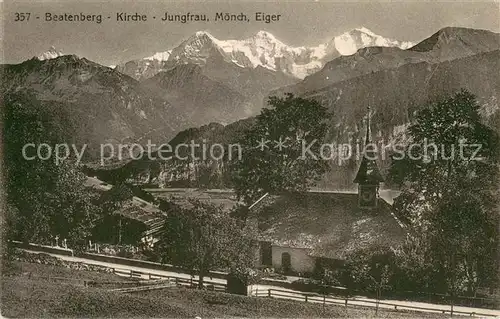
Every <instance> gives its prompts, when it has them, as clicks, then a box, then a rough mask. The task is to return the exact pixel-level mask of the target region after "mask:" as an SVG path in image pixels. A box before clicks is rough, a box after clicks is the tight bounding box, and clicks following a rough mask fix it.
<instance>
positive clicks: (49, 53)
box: [36, 46, 64, 61]
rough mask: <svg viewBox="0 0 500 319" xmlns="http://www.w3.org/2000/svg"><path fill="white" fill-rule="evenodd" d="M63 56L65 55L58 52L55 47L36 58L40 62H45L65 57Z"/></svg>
mask: <svg viewBox="0 0 500 319" xmlns="http://www.w3.org/2000/svg"><path fill="white" fill-rule="evenodd" d="M63 55H64V54H63V52H62V51H60V50H57V49H56V48H55V47H54V46H51V47H50V49H49V50H47V51H45V52H43V53H42V54H40V55H38V56H37V57H36V58H37V59H38V60H40V61H43V60H50V59H55V58H57V57H60V56H63Z"/></svg>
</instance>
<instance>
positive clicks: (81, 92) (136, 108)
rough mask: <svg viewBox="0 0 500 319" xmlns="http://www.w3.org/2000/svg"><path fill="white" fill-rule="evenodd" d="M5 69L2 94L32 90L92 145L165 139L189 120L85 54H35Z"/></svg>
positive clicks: (130, 80)
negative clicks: (50, 56)
mask: <svg viewBox="0 0 500 319" xmlns="http://www.w3.org/2000/svg"><path fill="white" fill-rule="evenodd" d="M2 74H3V78H4V81H2V84H1V87H0V88H1V92H2V94H5V95H9V96H14V95H15V94H22V93H23V94H24V93H27V94H29V95H30V96H32V97H33V98H35V99H37V100H39V101H42V102H43V103H49V104H50V103H52V104H56V105H58V106H59V108H60V109H61V112H63V111H64V112H65V113H67V114H69V115H70V116H71V117H72V118H73V119H75V122H76V123H77V124H78V125H77V126H78V127H77V131H78V133H77V134H76V136H73V139H74V140H75V141H78V142H79V143H90V144H91V145H90V146H89V147H90V148H92V147H94V148H97V147H98V144H100V143H108V142H110V143H129V142H141V143H142V142H144V143H145V142H146V140H147V139H153V140H164V139H165V138H169V136H170V137H171V136H172V135H173V134H174V133H175V132H176V131H178V130H179V129H180V128H182V125H186V121H185V120H184V117H183V114H181V113H176V111H175V108H174V107H173V106H172V105H171V104H170V103H168V102H167V101H166V100H164V99H159V98H157V97H154V96H152V95H149V94H148V93H147V92H146V91H145V90H143V89H142V88H141V87H140V85H139V83H138V82H137V81H136V80H134V79H132V78H130V77H129V76H127V75H124V74H121V73H119V72H116V71H114V70H112V69H111V68H108V67H104V66H102V65H99V64H97V63H94V62H92V61H89V60H87V59H85V58H79V57H77V56H74V55H65V56H61V57H56V58H53V59H47V60H43V61H41V60H39V59H37V58H34V59H31V60H28V61H25V62H23V63H20V64H16V65H4V66H2ZM53 111H54V112H57V109H56V110H53Z"/></svg>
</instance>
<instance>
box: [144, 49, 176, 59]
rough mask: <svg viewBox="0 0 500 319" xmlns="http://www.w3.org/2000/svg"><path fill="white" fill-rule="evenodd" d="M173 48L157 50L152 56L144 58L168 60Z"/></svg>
mask: <svg viewBox="0 0 500 319" xmlns="http://www.w3.org/2000/svg"><path fill="white" fill-rule="evenodd" d="M171 53H172V50H168V51H164V52H156V53H155V54H153V55H152V56H148V57H147V58H144V59H145V60H156V61H167V60H168V58H169V56H170V54H171Z"/></svg>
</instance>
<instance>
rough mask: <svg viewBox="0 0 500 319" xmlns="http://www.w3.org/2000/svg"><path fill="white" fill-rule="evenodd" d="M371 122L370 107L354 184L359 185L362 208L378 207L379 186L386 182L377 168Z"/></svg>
mask: <svg viewBox="0 0 500 319" xmlns="http://www.w3.org/2000/svg"><path fill="white" fill-rule="evenodd" d="M370 120H371V114H370V107H368V116H367V119H366V136H365V145H364V151H363V158H362V159H361V164H360V165H359V170H358V173H357V174H356V177H355V178H354V183H357V184H358V197H359V206H360V207H361V208H374V207H376V206H377V197H378V188H379V184H380V183H381V182H383V181H384V179H383V178H382V175H381V174H380V171H379V169H378V166H377V161H376V158H377V149H376V145H374V144H373V142H372V137H371V127H370V126H371V123H370Z"/></svg>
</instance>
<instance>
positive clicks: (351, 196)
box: [252, 192, 406, 259]
mask: <svg viewBox="0 0 500 319" xmlns="http://www.w3.org/2000/svg"><path fill="white" fill-rule="evenodd" d="M378 201H379V202H378V207H376V208H374V209H371V210H364V209H360V208H359V207H358V195H357V194H356V193H333V192H306V193H299V194H291V193H290V194H281V195H267V196H265V197H264V198H263V199H261V200H260V201H259V203H258V204H257V205H255V206H254V207H252V210H253V211H254V212H255V215H254V216H256V217H257V224H258V229H259V230H258V239H259V240H264V241H270V242H272V244H274V245H278V246H286V247H296V248H306V249H308V250H309V254H310V255H312V256H318V257H327V258H334V259H344V258H345V257H346V255H347V254H349V253H350V252H352V251H355V250H358V249H364V248H373V249H383V248H390V247H396V246H398V245H400V244H402V243H403V241H404V240H405V238H406V231H405V229H404V225H403V224H401V222H399V220H398V219H397V218H396V217H395V215H394V214H393V212H392V208H391V206H390V205H389V204H387V202H385V201H384V200H383V199H379V200H378Z"/></svg>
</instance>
